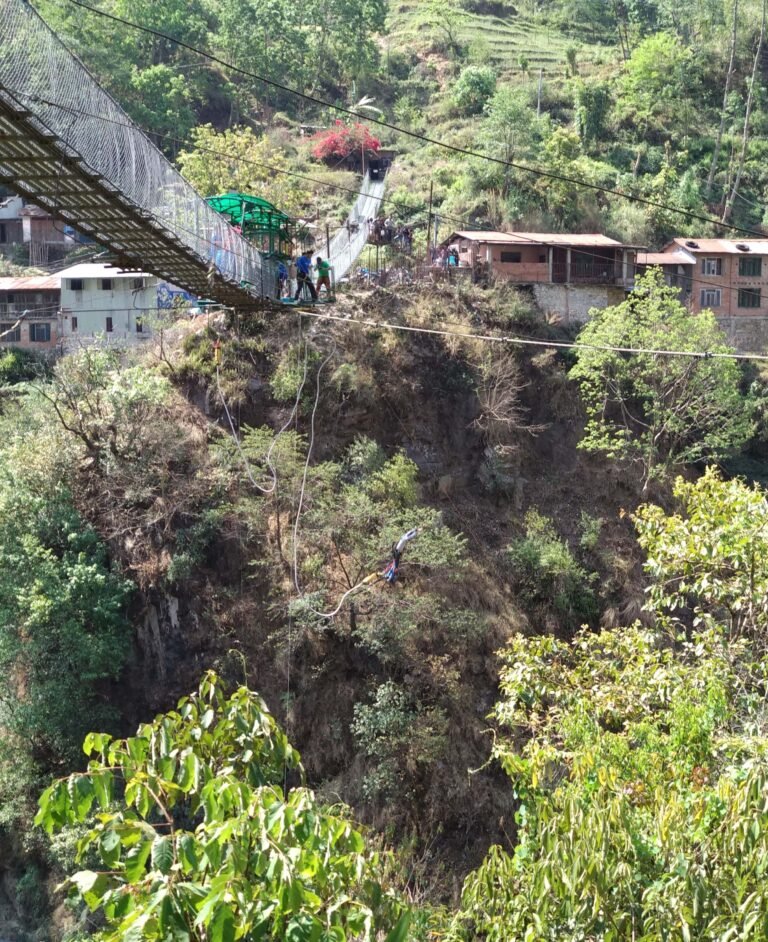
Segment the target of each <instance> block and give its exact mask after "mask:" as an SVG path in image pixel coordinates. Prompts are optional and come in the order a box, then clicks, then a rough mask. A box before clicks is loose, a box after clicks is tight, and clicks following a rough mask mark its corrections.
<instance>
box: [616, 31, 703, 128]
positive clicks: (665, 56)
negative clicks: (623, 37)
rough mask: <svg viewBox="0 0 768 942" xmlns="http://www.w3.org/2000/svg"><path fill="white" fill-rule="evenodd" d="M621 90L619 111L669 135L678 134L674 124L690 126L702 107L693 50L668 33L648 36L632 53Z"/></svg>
mask: <svg viewBox="0 0 768 942" xmlns="http://www.w3.org/2000/svg"><path fill="white" fill-rule="evenodd" d="M619 87H620V91H621V97H620V101H619V107H620V110H621V111H623V112H625V113H626V114H627V115H628V116H629V117H630V118H631V119H632V120H634V121H636V122H637V121H640V122H642V123H643V125H644V126H645V127H646V128H648V127H657V128H659V129H660V130H663V131H664V132H665V133H666V134H667V135H669V134H673V133H677V132H679V127H676V126H675V122H678V123H679V122H683V121H684V122H685V124H686V125H687V124H688V122H689V120H690V119H691V118H692V116H693V113H692V108H693V109H695V108H697V107H699V106H700V92H699V71H698V66H697V62H696V58H695V57H694V53H693V50H692V49H690V48H688V47H687V46H685V45H683V43H682V42H681V41H680V40H679V39H678V37H677V36H675V35H674V34H672V33H668V32H660V33H654V34H653V35H651V36H648V37H647V38H646V39H644V40H643V41H642V42H641V43H640V44H639V45H638V46H637V47H636V48H635V49H634V50H633V52H632V55H631V56H630V58H629V60H628V62H627V64H626V71H625V74H624V76H623V79H622V81H621V83H620V86H619Z"/></svg>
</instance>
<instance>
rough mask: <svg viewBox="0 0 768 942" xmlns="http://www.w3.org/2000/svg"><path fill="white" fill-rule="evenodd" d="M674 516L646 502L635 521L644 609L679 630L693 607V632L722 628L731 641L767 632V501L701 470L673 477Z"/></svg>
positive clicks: (742, 486)
mask: <svg viewBox="0 0 768 942" xmlns="http://www.w3.org/2000/svg"><path fill="white" fill-rule="evenodd" d="M674 495H675V498H676V499H677V501H678V503H679V507H680V511H679V513H675V514H667V513H665V512H664V511H663V510H662V509H661V507H657V506H654V505H652V504H646V505H645V506H643V507H640V508H639V510H638V511H637V514H636V517H635V524H636V526H637V530H638V539H639V542H640V546H641V547H642V548H643V549H644V550H645V552H646V553H647V556H648V558H647V561H646V563H645V569H646V572H648V574H649V575H650V577H651V585H650V587H649V591H648V602H649V606H650V607H651V608H652V609H653V610H654V611H655V612H657V613H658V615H659V616H660V617H661V616H664V615H667V616H668V618H669V623H670V628H671V629H672V630H673V631H679V630H680V628H681V627H683V626H684V625H685V623H686V621H687V617H686V616H688V615H689V610H690V608H691V607H693V616H694V618H693V625H694V627H697V628H698V627H701V626H707V627H711V626H713V625H722V626H725V627H726V628H727V630H728V632H729V634H730V635H731V636H732V637H738V636H740V635H745V634H746V635H747V636H749V637H752V638H763V637H765V633H766V631H767V630H768V536H766V534H767V533H768V502H766V496H765V493H764V491H763V490H762V489H761V488H758V487H748V486H747V485H745V484H743V483H742V482H741V481H735V480H734V481H724V480H722V478H721V477H720V476H719V475H718V473H717V471H715V470H714V469H713V468H708V469H707V471H706V472H705V474H704V476H703V477H701V478H700V479H699V480H698V481H695V482H687V481H684V480H683V479H682V478H678V479H677V481H676V482H675V488H674Z"/></svg>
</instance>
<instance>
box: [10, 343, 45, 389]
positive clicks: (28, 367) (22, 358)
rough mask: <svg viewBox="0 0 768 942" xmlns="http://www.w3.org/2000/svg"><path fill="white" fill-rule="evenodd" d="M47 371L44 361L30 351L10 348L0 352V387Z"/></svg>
mask: <svg viewBox="0 0 768 942" xmlns="http://www.w3.org/2000/svg"><path fill="white" fill-rule="evenodd" d="M47 372H48V367H47V364H46V363H45V361H44V360H43V359H42V357H40V356H38V355H37V354H35V353H34V352H32V351H29V350H16V349H11V350H2V352H0V388H1V387H3V386H14V385H15V384H16V383H23V382H25V381H26V380H30V379H36V378H38V377H39V376H41V375H45V374H46V373H47Z"/></svg>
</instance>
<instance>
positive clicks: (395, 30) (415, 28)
mask: <svg viewBox="0 0 768 942" xmlns="http://www.w3.org/2000/svg"><path fill="white" fill-rule="evenodd" d="M499 6H500V5H496V6H494V7H493V9H494V11H495V12H488V13H478V12H469V11H465V10H462V9H461V8H460V7H459V6H456V7H454V8H451V7H450V6H448V5H446V7H445V12H444V13H442V12H441V13H440V14H439V15H435V13H434V7H431V6H430V4H425V3H420V2H418V0H404V2H395V3H392V4H391V6H390V12H389V20H388V28H389V34H390V46H391V48H402V47H404V46H406V45H407V46H409V47H411V48H413V47H414V46H416V47H419V46H421V47H422V48H424V47H426V46H428V45H436V46H439V45H440V44H444V43H445V41H446V40H447V39H448V36H449V34H450V35H451V36H453V37H454V38H455V39H456V40H457V41H458V42H459V43H461V44H462V45H465V46H467V47H469V50H470V58H472V59H475V58H487V59H489V60H490V61H491V62H492V63H493V64H494V65H495V66H496V67H497V68H499V69H500V71H502V72H512V71H515V72H518V73H519V72H520V71H521V69H520V61H521V58H524V59H526V60H527V63H528V70H529V71H538V70H539V69H543V70H544V71H545V72H546V73H548V74H550V75H552V74H565V73H566V71H567V50H568V49H569V47H572V48H573V49H574V51H575V53H576V58H577V62H578V68H579V71H586V72H589V71H591V69H592V67H593V66H594V64H595V63H596V62H600V61H605V59H606V56H610V52H609V50H608V49H607V48H606V47H605V46H600V45H595V44H593V43H589V42H584V41H582V39H581V38H580V37H579V35H578V30H577V26H576V25H574V30H573V35H572V36H571V37H569V36H568V35H566V34H564V33H563V30H562V28H559V27H555V26H553V25H551V24H549V23H547V22H546V20H544V19H538V18H536V17H533V16H530V15H527V14H525V13H522V12H518V11H512V10H510V11H509V12H499Z"/></svg>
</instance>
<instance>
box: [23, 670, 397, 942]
mask: <svg viewBox="0 0 768 942" xmlns="http://www.w3.org/2000/svg"><path fill="white" fill-rule="evenodd" d="M84 749H85V752H86V754H87V755H88V756H91V757H92V758H91V759H90V761H89V763H88V769H87V771H86V772H85V773H83V774H77V775H73V776H71V777H70V778H69V779H67V780H64V781H59V782H56V783H54V784H53V785H51V786H50V787H49V788H48V789H47V790H46V791H45V792H44V793H43V795H42V797H41V799H40V811H39V813H38V816H37V821H38V823H39V824H41V825H43V826H44V827H45V828H46V830H47V831H49V832H52V831H53V830H56V829H58V828H61V827H62V826H65V825H69V824H72V823H76V822H83V821H86V820H87V819H89V817H90V815H91V814H92V812H94V811H95V810H96V809H98V812H97V813H96V815H95V818H91V821H92V826H91V827H90V829H89V830H88V831H87V832H86V834H85V835H84V837H83V838H82V839H81V841H80V845H79V854H80V857H81V859H82V858H83V857H84V856H85V855H86V854H88V853H90V852H95V853H96V854H97V855H98V857H99V858H100V860H101V868H100V869H99V870H81V871H79V872H77V873H75V874H73V875H72V876H71V877H70V878H69V879H68V881H67V886H68V887H69V889H70V892H71V893H72V894H73V896H75V897H76V898H78V899H80V900H82V901H83V902H84V903H85V904H86V905H87V906H88V907H89V908H90V909H91V910H99V911H100V912H102V913H103V915H104V918H105V920H106V926H107V927H106V929H105V930H103V931H102V932H101V933H100V938H102V939H104V940H109V939H114V940H118V939H127V938H137V939H138V938H141V939H147V940H152V939H157V940H166V939H168V938H171V937H181V938H185V939H189V940H199V942H203V940H206V942H209V940H216V942H225V940H232V939H235V938H265V939H268V938H271V939H289V940H293V942H300V940H307V942H309V940H317V942H321V940H327V942H330V940H334V942H336V940H338V942H343V940H345V939H350V940H351V939H366V940H374V939H376V938H377V937H378V936H377V934H378V933H379V932H380V931H381V930H386V929H392V934H391V935H390V939H391V940H392V942H397V940H399V939H402V938H403V936H404V933H405V929H406V920H407V915H406V914H405V911H404V909H403V907H402V905H401V904H400V903H399V902H398V901H397V899H396V898H395V897H394V896H393V895H392V894H390V893H388V892H387V891H386V890H385V889H384V888H383V887H382V886H381V885H380V883H379V882H378V880H377V875H378V871H379V866H380V865H379V858H378V856H377V855H376V854H371V853H369V852H366V850H365V844H364V841H363V838H362V836H361V835H360V833H359V832H358V831H356V830H355V829H354V828H353V827H352V825H351V824H350V822H349V821H348V820H347V819H346V818H345V817H344V816H343V815H342V814H340V813H333V812H331V811H328V810H326V809H324V808H322V807H321V806H320V805H319V804H318V802H317V800H316V798H315V796H314V795H313V793H312V792H311V791H309V790H308V789H306V788H303V787H294V788H290V789H289V790H288V791H287V792H284V790H283V782H284V780H285V777H286V776H287V775H288V774H291V775H295V774H301V766H300V764H299V757H298V754H297V753H296V751H295V750H294V749H293V748H292V747H291V746H290V744H289V743H288V741H287V739H286V737H285V734H284V733H283V732H282V731H281V730H280V729H279V727H278V726H277V724H276V723H275V721H274V719H273V718H272V717H271V716H270V714H269V713H268V711H267V709H266V706H265V705H264V703H263V701H262V700H261V699H260V698H259V697H257V696H256V695H255V694H253V693H251V692H250V691H249V690H247V689H246V688H244V687H241V688H239V689H238V690H236V691H235V692H234V693H233V694H232V695H231V696H229V697H227V696H225V694H224V691H223V689H222V686H221V682H220V681H219V679H218V678H217V677H216V676H215V675H214V674H211V673H209V674H207V675H206V676H205V677H204V679H203V681H202V682H201V684H200V689H199V691H198V692H197V693H196V694H193V695H192V696H191V697H188V698H187V697H185V698H183V699H182V700H181V701H179V704H178V707H177V710H176V711H172V712H170V713H167V714H165V715H163V716H159V717H157V718H156V719H155V720H154V721H153V722H152V723H146V724H144V725H142V726H141V727H140V728H139V730H138V731H137V734H136V735H135V736H133V737H130V738H128V739H122V740H114V739H112V738H110V737H109V736H107V735H104V734H101V733H91V734H89V735H88V736H87V737H86V739H85V743H84Z"/></svg>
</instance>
